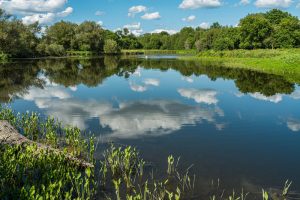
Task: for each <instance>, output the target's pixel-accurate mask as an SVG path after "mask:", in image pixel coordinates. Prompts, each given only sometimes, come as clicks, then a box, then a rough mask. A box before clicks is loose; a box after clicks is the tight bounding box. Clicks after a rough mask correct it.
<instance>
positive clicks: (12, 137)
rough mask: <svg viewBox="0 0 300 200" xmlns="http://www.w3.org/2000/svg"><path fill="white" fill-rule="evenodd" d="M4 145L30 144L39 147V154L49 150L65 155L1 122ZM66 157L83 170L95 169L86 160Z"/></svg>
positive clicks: (1, 141)
mask: <svg viewBox="0 0 300 200" xmlns="http://www.w3.org/2000/svg"><path fill="white" fill-rule="evenodd" d="M2 144H7V145H12V146H13V145H23V144H25V145H26V144H28V145H30V144H35V145H37V148H38V151H37V153H39V151H41V150H46V151H47V150H48V151H51V152H53V153H57V154H64V153H63V152H62V151H60V150H58V149H54V148H52V147H50V146H47V145H44V144H41V143H37V142H34V141H32V140H29V139H28V138H26V137H25V136H23V135H22V134H20V133H19V132H18V131H17V130H16V129H15V128H14V127H13V126H12V125H10V124H9V123H8V122H7V121H2V120H0V145H2ZM65 156H66V159H67V160H69V161H72V162H74V163H75V164H76V165H78V166H80V167H83V168H87V167H94V165H93V164H91V163H88V162H85V161H84V160H81V159H78V158H75V157H74V156H72V155H70V154H65Z"/></svg>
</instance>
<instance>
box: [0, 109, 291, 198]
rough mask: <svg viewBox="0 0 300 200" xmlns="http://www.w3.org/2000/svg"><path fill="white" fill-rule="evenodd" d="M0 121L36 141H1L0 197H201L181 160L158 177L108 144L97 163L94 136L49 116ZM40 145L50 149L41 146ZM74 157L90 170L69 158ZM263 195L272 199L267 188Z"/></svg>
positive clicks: (133, 154) (3, 116)
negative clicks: (8, 142) (7, 123)
mask: <svg viewBox="0 0 300 200" xmlns="http://www.w3.org/2000/svg"><path fill="white" fill-rule="evenodd" d="M0 120H7V121H8V122H10V123H11V124H12V125H13V126H14V127H15V128H16V129H17V130H18V131H19V132H20V133H22V134H23V135H25V136H26V137H27V138H29V139H31V140H32V141H34V142H33V143H30V144H20V145H11V144H4V143H2V142H3V141H0V199H4V200H6V199H116V200H123V199H127V200H142V199H144V200H165V199H166V200H179V199H199V196H196V195H195V194H196V193H195V192H196V191H195V180H196V177H195V176H193V175H190V168H191V167H192V166H191V167H189V168H188V169H186V170H183V171H182V170H179V167H178V166H179V161H180V158H175V157H174V156H172V155H170V156H169V157H168V158H167V168H166V173H165V175H163V176H159V177H158V176H157V175H156V173H155V172H154V171H155V170H154V167H153V166H152V165H151V164H150V163H148V162H146V161H145V160H143V159H142V158H141V156H140V153H139V152H138V150H137V149H136V148H134V147H131V146H121V145H118V146H117V145H115V144H110V146H109V147H108V148H106V149H105V150H104V151H103V153H102V157H101V159H95V150H96V146H97V145H96V144H95V138H94V137H92V136H90V135H89V134H86V133H83V132H82V131H81V130H79V129H78V128H74V127H68V126H63V125H62V124H61V123H60V122H59V121H57V120H55V119H53V118H51V117H46V118H45V119H44V118H42V117H41V116H40V115H38V114H37V113H34V112H32V113H29V112H27V113H24V114H20V113H15V112H14V111H13V110H12V109H10V108H7V107H1V106H0ZM40 144H44V145H47V146H49V147H51V148H40ZM52 148H55V149H57V150H59V151H53V150H51V149H52ZM70 155H71V156H73V157H74V158H76V159H78V160H83V161H85V162H89V163H91V166H82V165H80V164H79V162H78V161H75V160H72V159H71V160H70V159H69V156H70ZM218 186H219V181H218ZM290 186H291V182H289V181H287V182H286V183H285V186H284V189H283V190H282V192H281V194H277V196H276V198H277V199H289V198H288V197H289V189H290ZM247 196H248V193H244V192H243V191H242V193H241V194H236V193H235V192H233V193H232V194H230V195H229V196H226V195H225V194H224V191H223V192H222V193H220V194H218V193H217V192H216V193H215V194H213V195H210V199H211V200H223V199H226V200H245V199H246V198H247ZM261 197H262V199H263V200H271V199H274V197H273V196H272V194H271V193H269V191H265V190H263V191H262V195H261ZM276 198H275V199H276Z"/></svg>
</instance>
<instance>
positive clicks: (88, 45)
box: [73, 21, 105, 53]
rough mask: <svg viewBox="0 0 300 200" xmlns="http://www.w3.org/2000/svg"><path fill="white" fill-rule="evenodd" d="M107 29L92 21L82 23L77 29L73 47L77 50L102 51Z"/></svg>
mask: <svg viewBox="0 0 300 200" xmlns="http://www.w3.org/2000/svg"><path fill="white" fill-rule="evenodd" d="M104 37H105V31H104V30H103V29H102V28H101V26H100V25H99V24H97V23H96V22H92V21H85V22H83V23H81V24H80V25H79V26H78V27H77V28H76V30H75V39H74V41H73V48H74V49H76V50H84V51H94V52H98V53H99V52H102V51H103V45H104Z"/></svg>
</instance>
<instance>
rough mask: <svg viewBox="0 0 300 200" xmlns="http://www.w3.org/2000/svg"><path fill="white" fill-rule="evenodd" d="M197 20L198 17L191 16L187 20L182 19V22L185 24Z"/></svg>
mask: <svg viewBox="0 0 300 200" xmlns="http://www.w3.org/2000/svg"><path fill="white" fill-rule="evenodd" d="M195 19H196V16H195V15H191V16H188V17H186V18H182V21H185V22H192V21H194V20H195Z"/></svg>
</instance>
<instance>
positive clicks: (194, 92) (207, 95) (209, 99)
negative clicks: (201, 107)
mask: <svg viewBox="0 0 300 200" xmlns="http://www.w3.org/2000/svg"><path fill="white" fill-rule="evenodd" d="M177 91H178V92H179V94H180V95H181V96H183V97H186V98H188V99H194V100H195V101H196V102H197V103H206V104H209V105H210V104H217V103H218V99H217V97H216V95H217V91H216V90H212V89H194V88H181V89H178V90H177Z"/></svg>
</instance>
